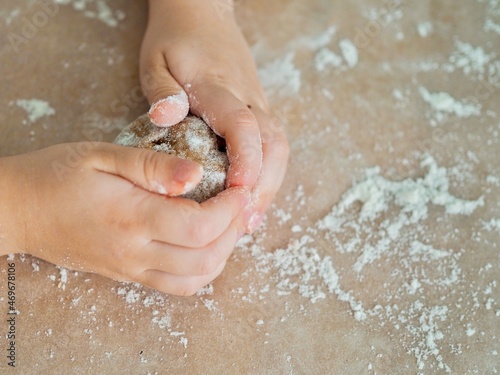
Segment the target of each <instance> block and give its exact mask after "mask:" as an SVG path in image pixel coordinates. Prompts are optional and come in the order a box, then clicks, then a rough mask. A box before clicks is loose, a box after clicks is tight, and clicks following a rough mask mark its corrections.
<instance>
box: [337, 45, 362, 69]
mask: <svg viewBox="0 0 500 375" xmlns="http://www.w3.org/2000/svg"><path fill="white" fill-rule="evenodd" d="M339 46H340V50H341V51H342V56H343V57H344V59H345V61H346V62H347V65H349V67H351V68H354V67H355V66H356V65H358V49H357V48H356V46H355V45H354V43H353V42H351V41H350V40H349V39H342V40H341V41H340V43H339Z"/></svg>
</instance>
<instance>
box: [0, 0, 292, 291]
mask: <svg viewBox="0 0 500 375" xmlns="http://www.w3.org/2000/svg"><path fill="white" fill-rule="evenodd" d="M218 2H220V0H214V1H207V0H190V1H160V0H151V1H150V16H149V23H148V28H147V31H146V35H145V38H144V41H143V46H142V50H141V84H142V87H143V90H144V93H145V95H146V96H147V98H148V100H149V102H150V103H152V107H151V111H150V117H151V119H152V120H153V122H155V123H156V124H158V125H160V126H170V125H173V124H175V123H177V122H179V121H181V120H182V119H183V118H184V117H185V115H186V114H187V112H188V111H189V110H190V111H191V112H193V113H194V114H196V115H198V116H200V117H202V118H204V119H205V121H206V122H207V123H208V124H209V125H210V126H211V127H212V128H213V129H214V131H216V132H217V133H218V134H220V135H221V136H222V137H224V138H225V139H226V142H227V145H228V155H229V160H230V169H229V173H228V189H227V190H226V191H224V192H223V193H221V194H219V195H218V196H217V197H215V198H212V199H210V200H208V201H207V202H204V203H202V204H198V203H196V202H194V201H191V200H188V199H184V198H181V197H178V196H177V195H181V194H183V193H185V192H186V191H185V189H186V186H189V185H191V186H192V184H196V183H197V182H199V180H200V179H201V174H202V172H201V171H200V168H199V167H198V166H197V165H196V164H195V163H192V162H189V161H186V160H182V159H179V158H176V157H174V156H171V155H165V154H160V153H155V152H153V151H149V150H141V149H132V148H125V147H120V146H116V145H112V144H104V143H75V144H64V145H57V146H53V147H50V148H47V149H44V150H40V151H37V152H34V153H30V154H26V155H21V156H15V157H10V158H5V159H3V160H2V161H1V162H0V168H1V169H2V170H3V172H4V173H5V174H6V176H8V177H9V178H7V179H5V180H4V183H0V188H1V189H2V191H7V192H8V194H4V195H3V201H2V197H0V201H2V202H0V203H1V204H2V205H3V207H5V208H6V209H5V211H4V212H8V213H10V215H9V216H10V217H7V220H5V218H4V220H3V222H0V246H1V248H2V249H1V251H6V252H13V251H12V249H14V250H15V251H18V252H22V251H28V252H29V253H31V254H33V255H35V256H37V257H39V258H42V259H45V260H47V261H49V262H52V263H55V264H59V265H62V266H65V267H68V268H71V269H77V270H83V271H90V272H95V273H99V274H101V275H104V276H107V277H111V278H113V279H115V280H122V281H134V282H139V283H141V284H143V285H146V286H149V287H151V288H154V289H157V290H160V291H163V292H166V293H170V294H176V295H191V294H194V293H196V292H197V291H198V290H199V289H200V288H201V287H203V286H204V285H206V284H207V283H209V282H211V281H212V280H213V279H215V278H216V277H217V276H218V275H219V274H220V272H221V271H222V269H223V268H224V266H225V262H226V260H227V258H228V257H229V255H230V254H231V252H232V250H233V248H234V245H235V244H236V242H237V241H238V239H239V238H240V237H241V236H242V235H243V234H244V233H245V232H251V231H253V230H255V229H256V228H257V227H258V225H259V224H260V222H261V221H262V217H263V215H264V213H265V212H266V210H267V209H268V208H269V205H270V204H271V201H272V199H273V198H274V196H275V194H276V192H277V191H278V189H279V187H280V185H281V183H282V181H283V178H284V174H285V169H286V163H287V159H288V152H289V149H288V143H287V141H286V137H285V134H284V131H283V129H282V127H281V126H280V124H279V122H278V121H277V119H275V118H273V116H271V115H270V113H269V108H268V105H267V102H266V99H265V96H264V93H263V91H262V89H261V87H260V84H259V82H258V78H257V74H256V69H255V66H254V63H253V60H252V58H251V55H250V52H249V50H248V46H247V44H246V42H245V40H244V38H243V36H242V34H241V32H240V30H239V28H238V26H237V24H236V21H235V19H234V16H233V14H232V12H230V11H227V12H224V13H221V12H220V9H218V8H217V6H218V5H217V3H218ZM165 191H166V192H169V194H168V195H166V194H165V193H164V192H165ZM162 192H163V193H162ZM6 198H8V199H6ZM12 218H14V219H12ZM2 232H4V233H2Z"/></svg>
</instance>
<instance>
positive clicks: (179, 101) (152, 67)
mask: <svg viewBox="0 0 500 375" xmlns="http://www.w3.org/2000/svg"><path fill="white" fill-rule="evenodd" d="M140 77H141V86H142V90H143V91H144V95H145V96H146V98H147V99H148V101H149V103H151V108H150V110H149V119H150V120H151V122H152V123H153V124H155V125H157V126H162V127H167V126H172V125H175V124H177V123H178V122H180V121H182V120H183V119H184V118H185V117H186V116H187V114H188V112H189V101H188V97H187V95H186V92H185V91H184V90H183V89H182V87H181V86H180V85H179V83H178V82H177V81H176V80H175V78H174V77H172V75H171V74H170V72H169V70H168V67H167V65H166V62H165V58H164V57H163V55H161V54H159V55H158V57H157V59H156V60H154V59H153V60H148V61H144V62H143V61H141V68H140Z"/></svg>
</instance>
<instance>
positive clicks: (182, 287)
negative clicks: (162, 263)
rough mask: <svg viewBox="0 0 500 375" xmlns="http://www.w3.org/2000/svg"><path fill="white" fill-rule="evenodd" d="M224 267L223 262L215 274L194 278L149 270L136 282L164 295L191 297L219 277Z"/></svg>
mask: <svg viewBox="0 0 500 375" xmlns="http://www.w3.org/2000/svg"><path fill="white" fill-rule="evenodd" d="M225 265H226V263H225V262H223V263H221V264H220V265H219V266H218V267H217V269H216V270H215V272H213V273H212V274H210V275H205V276H194V277H185V276H177V275H171V274H169V273H166V272H162V271H159V270H156V269H150V270H147V271H144V272H143V273H142V274H141V275H139V277H138V280H137V281H138V282H140V283H141V284H142V285H145V286H147V287H150V288H153V289H156V290H159V291H161V292H164V293H168V294H173V295H176V296H192V295H193V294H196V292H198V291H199V290H200V289H201V288H203V287H204V286H205V285H207V284H209V283H211V282H212V281H213V280H214V279H215V278H216V277H217V276H219V275H220V273H221V272H222V270H223V269H224V267H225Z"/></svg>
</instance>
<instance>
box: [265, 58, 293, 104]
mask: <svg viewBox="0 0 500 375" xmlns="http://www.w3.org/2000/svg"><path fill="white" fill-rule="evenodd" d="M294 57H295V54H294V53H292V52H290V53H288V54H286V55H285V56H284V57H282V58H279V59H276V60H274V61H272V62H270V63H268V64H267V65H265V66H264V67H262V68H260V69H259V71H258V73H259V78H260V81H261V82H262V85H263V87H264V89H265V91H266V94H267V95H268V96H270V97H274V96H280V97H283V96H290V95H295V94H297V93H298V92H299V90H300V87H301V72H300V70H298V69H297V68H296V67H295V65H294V63H293V60H294Z"/></svg>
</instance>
